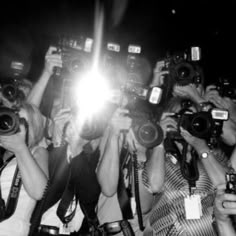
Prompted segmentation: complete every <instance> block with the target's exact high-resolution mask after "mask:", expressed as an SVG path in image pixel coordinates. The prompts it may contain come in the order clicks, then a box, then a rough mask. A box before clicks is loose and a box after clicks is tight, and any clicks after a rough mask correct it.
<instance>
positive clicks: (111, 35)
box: [0, 0, 236, 84]
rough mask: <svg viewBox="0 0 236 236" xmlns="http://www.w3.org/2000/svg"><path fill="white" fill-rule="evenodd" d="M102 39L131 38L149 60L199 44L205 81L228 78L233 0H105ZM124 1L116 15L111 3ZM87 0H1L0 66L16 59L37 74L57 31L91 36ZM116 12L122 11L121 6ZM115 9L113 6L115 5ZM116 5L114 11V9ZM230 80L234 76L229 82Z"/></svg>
mask: <svg viewBox="0 0 236 236" xmlns="http://www.w3.org/2000/svg"><path fill="white" fill-rule="evenodd" d="M104 2H105V8H106V27H105V33H104V38H105V41H109V40H110V41H111V40H112V41H115V42H118V43H120V44H121V45H124V46H125V45H127V44H128V43H137V44H140V45H141V46H142V49H143V54H144V55H145V56H146V57H147V58H148V59H149V61H150V62H151V63H152V65H154V64H155V62H156V60H158V59H160V58H163V57H164V56H165V54H166V52H167V51H169V50H170V51H177V50H178V51H179V50H184V49H186V48H188V47H190V46H193V45H194V46H195V45H197V46H200V47H201V48H202V65H203V69H204V72H205V75H206V76H205V77H206V81H207V82H209V83H210V82H212V81H214V80H216V79H217V78H218V77H222V76H227V77H231V78H232V79H234V77H235V71H234V68H235V66H234V63H235V59H234V57H235V52H236V50H235V42H236V41H235V39H236V37H235V36H234V35H235V32H234V31H235V10H236V4H235V1H234V0H224V1H213V0H212V1H207V0H172V1H171V0H162V1H160V0H146V1H141V0H130V1H126V0H117V1H111V0H107V1H104ZM122 3H123V4H124V5H123V6H124V7H123V9H125V11H124V12H123V14H120V15H121V16H123V17H122V18H121V17H120V18H119V17H118V18H117V19H116V21H114V14H113V13H112V12H113V9H114V5H113V4H117V5H115V6H116V7H115V8H116V9H122V8H120V6H121V5H120V4H122ZM94 6H95V1H93V0H80V1H79V0H77V1H75V0H67V1H66V0H58V1H57V2H54V1H52V2H50V1H48V2H46V1H45V2H44V1H17V2H14V1H13V2H12V1H11V2H10V1H9V3H7V2H5V4H4V6H1V10H0V33H1V37H0V72H1V73H2V74H3V75H4V73H6V72H7V71H8V70H9V65H10V62H11V61H12V60H22V61H23V62H24V63H25V65H27V66H26V69H25V74H26V76H27V77H28V78H30V79H31V80H32V81H35V80H37V78H38V76H39V74H40V71H41V69H42V66H43V60H44V54H45V52H46V50H47V48H48V46H49V44H51V43H52V42H53V40H54V39H55V38H56V37H58V35H60V34H70V35H81V34H83V35H85V36H91V37H92V36H93V26H94ZM121 12H122V11H121ZM118 13H119V11H118ZM118 13H117V11H116V12H115V15H118ZM233 83H234V84H236V82H233Z"/></svg>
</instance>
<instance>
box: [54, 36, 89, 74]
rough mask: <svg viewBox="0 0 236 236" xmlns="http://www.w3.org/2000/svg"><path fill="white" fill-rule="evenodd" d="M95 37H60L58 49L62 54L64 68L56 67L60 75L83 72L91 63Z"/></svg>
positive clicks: (56, 71)
mask: <svg viewBox="0 0 236 236" xmlns="http://www.w3.org/2000/svg"><path fill="white" fill-rule="evenodd" d="M92 46H93V39H91V38H85V37H84V36H79V37H65V36H63V37H60V38H59V40H58V42H57V48H58V51H56V52H54V53H60V54H61V55H62V66H63V67H62V69H61V68H56V70H55V74H56V75H58V76H61V75H62V74H63V75H67V74H74V73H79V72H83V71H85V70H86V69H88V68H89V66H90V65H91V55H90V53H91V51H92Z"/></svg>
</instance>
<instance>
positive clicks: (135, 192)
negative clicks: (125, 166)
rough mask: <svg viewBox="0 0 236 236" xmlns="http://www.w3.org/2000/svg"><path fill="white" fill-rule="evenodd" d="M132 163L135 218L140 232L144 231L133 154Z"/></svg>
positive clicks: (135, 163)
mask: <svg viewBox="0 0 236 236" xmlns="http://www.w3.org/2000/svg"><path fill="white" fill-rule="evenodd" d="M132 157H133V158H132V161H133V167H134V173H133V175H134V196H135V201H136V210H137V216H138V224H139V229H140V230H141V231H143V230H144V226H143V216H142V209H141V202H140V194H139V178H138V159H137V153H136V152H134V153H133V155H132Z"/></svg>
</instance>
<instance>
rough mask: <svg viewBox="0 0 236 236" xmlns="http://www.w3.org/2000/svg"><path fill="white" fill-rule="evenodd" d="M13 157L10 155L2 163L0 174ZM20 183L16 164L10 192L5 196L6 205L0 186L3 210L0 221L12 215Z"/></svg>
mask: <svg viewBox="0 0 236 236" xmlns="http://www.w3.org/2000/svg"><path fill="white" fill-rule="evenodd" d="M14 157H15V155H13V156H11V157H10V158H8V160H7V161H6V162H5V163H4V164H3V166H2V167H1V169H0V175H1V173H2V171H3V169H4V168H5V167H6V166H7V164H8V163H9V162H10V161H11V160H12V159H13V158H14ZM21 185H22V181H21V176H20V172H19V168H18V166H17V167H16V170H15V173H14V177H13V180H12V184H11V189H10V192H9V195H8V198H7V204H6V205H5V202H4V200H3V199H2V193H1V188H0V199H1V204H2V205H1V210H3V212H1V218H0V222H1V221H3V220H6V219H8V218H10V217H11V216H12V215H13V213H14V212H15V210H16V205H17V202H18V198H19V193H20V189H21Z"/></svg>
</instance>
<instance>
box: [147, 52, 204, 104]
mask: <svg viewBox="0 0 236 236" xmlns="http://www.w3.org/2000/svg"><path fill="white" fill-rule="evenodd" d="M175 57H177V56H175ZM172 60H173V61H174V60H175V59H173V58H172ZM170 63H171V61H169V59H165V60H161V61H157V63H156V66H155V68H154V70H153V78H152V80H151V83H150V87H154V86H158V87H162V88H163V90H164V91H165V96H166V100H169V99H170V98H171V97H172V96H174V97H176V96H179V97H183V98H185V99H190V100H191V101H193V102H194V103H196V104H201V103H203V102H206V100H205V98H204V75H203V71H202V68H201V67H200V66H199V65H195V66H193V65H191V64H188V63H187V61H186V59H183V60H182V61H179V62H178V63H177V64H176V65H175V66H172V67H173V68H169V67H170ZM172 63H173V62H172ZM186 63H187V64H186Z"/></svg>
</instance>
